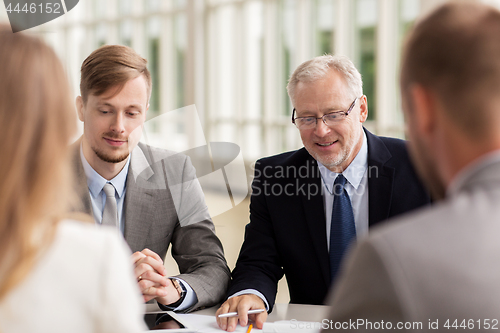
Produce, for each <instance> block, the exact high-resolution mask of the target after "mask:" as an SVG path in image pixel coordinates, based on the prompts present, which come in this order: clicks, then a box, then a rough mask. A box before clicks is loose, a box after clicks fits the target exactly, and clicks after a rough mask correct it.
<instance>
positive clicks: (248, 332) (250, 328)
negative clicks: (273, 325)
mask: <svg viewBox="0 0 500 333" xmlns="http://www.w3.org/2000/svg"><path fill="white" fill-rule="evenodd" d="M252 328H253V325H252V324H250V326H248V329H247V333H250V332H251V331H252Z"/></svg>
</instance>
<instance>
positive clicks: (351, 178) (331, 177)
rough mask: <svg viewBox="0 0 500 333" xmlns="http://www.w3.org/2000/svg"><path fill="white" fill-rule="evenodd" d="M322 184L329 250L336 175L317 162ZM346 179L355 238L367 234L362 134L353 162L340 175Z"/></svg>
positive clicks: (365, 145) (365, 149) (365, 159)
mask: <svg viewBox="0 0 500 333" xmlns="http://www.w3.org/2000/svg"><path fill="white" fill-rule="evenodd" d="M318 167H319V171H320V173H321V183H322V184H323V202H324V208H325V218H326V240H327V245H328V250H330V226H331V224H332V209H333V198H334V196H333V183H334V182H335V178H337V175H338V173H336V172H333V171H330V170H328V169H327V168H326V167H325V166H324V165H323V164H321V163H320V162H318ZM342 174H343V175H344V177H345V178H346V179H347V182H346V185H345V189H346V191H347V194H349V198H350V199H351V206H352V211H353V213H354V223H355V225H356V238H359V237H362V236H365V235H367V234H368V225H369V222H368V216H369V214H368V176H367V175H368V143H367V139H366V134H365V133H364V132H363V144H362V146H361V149H360V150H359V152H358V154H357V155H356V157H355V158H354V160H353V161H352V162H351V164H349V166H348V167H347V168H346V169H345V170H344V172H343V173H342Z"/></svg>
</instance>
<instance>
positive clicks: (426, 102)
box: [409, 84, 438, 135]
mask: <svg viewBox="0 0 500 333" xmlns="http://www.w3.org/2000/svg"><path fill="white" fill-rule="evenodd" d="M409 95H410V98H411V101H410V103H411V104H412V107H411V110H410V111H409V112H410V113H411V114H410V115H409V120H410V121H412V122H413V124H411V125H410V126H413V127H414V128H416V129H417V131H418V133H421V134H425V135H432V134H433V133H434V131H435V128H436V121H437V117H436V116H437V112H438V110H437V105H436V99H435V97H434V94H432V92H431V91H430V90H428V89H426V88H424V87H422V86H421V85H419V84H414V85H412V86H411V87H409Z"/></svg>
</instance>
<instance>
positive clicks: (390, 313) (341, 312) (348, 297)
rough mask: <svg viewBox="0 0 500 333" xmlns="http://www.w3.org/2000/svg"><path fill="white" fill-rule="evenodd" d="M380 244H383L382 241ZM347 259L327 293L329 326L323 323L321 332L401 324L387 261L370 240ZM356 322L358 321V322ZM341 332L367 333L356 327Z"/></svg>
mask: <svg viewBox="0 0 500 333" xmlns="http://www.w3.org/2000/svg"><path fill="white" fill-rule="evenodd" d="M382 241H383V240H382ZM353 250H354V251H351V253H350V255H349V256H348V258H347V260H346V262H345V265H344V267H343V268H344V269H343V272H342V274H341V276H340V278H339V280H338V282H337V283H336V284H335V286H334V288H333V292H331V293H330V296H329V301H328V304H329V305H330V306H331V308H330V313H329V316H328V318H329V320H330V322H329V324H328V327H326V326H325V325H326V324H325V323H323V331H322V332H330V331H333V330H334V329H335V323H337V325H340V323H345V322H348V323H349V322H356V323H360V324H362V322H361V320H363V321H364V322H365V323H366V322H367V321H369V322H372V323H374V322H381V321H382V320H383V321H384V322H385V323H387V322H391V323H392V327H393V328H395V327H396V325H397V323H398V322H403V321H404V310H403V307H402V302H401V297H400V295H399V294H398V292H397V288H396V286H395V284H394V281H393V279H394V276H393V275H392V274H391V273H390V271H389V269H388V268H387V261H386V260H384V256H383V255H382V254H381V252H380V251H378V250H377V247H376V246H375V245H374V244H373V241H372V240H371V239H369V240H367V241H364V242H362V243H360V244H359V245H358V246H357V247H355V248H354V249H353ZM358 320H359V321H358ZM356 328H357V329H352V327H348V328H347V329H346V330H345V329H342V331H347V332H349V331H353V332H354V331H356V332H358V331H361V332H367V331H370V329H369V327H366V326H364V325H360V326H357V327H356Z"/></svg>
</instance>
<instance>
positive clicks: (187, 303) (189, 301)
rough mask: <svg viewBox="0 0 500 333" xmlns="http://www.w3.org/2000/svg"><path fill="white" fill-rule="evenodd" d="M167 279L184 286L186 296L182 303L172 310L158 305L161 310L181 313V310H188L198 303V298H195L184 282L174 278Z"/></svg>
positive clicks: (166, 306)
mask: <svg viewBox="0 0 500 333" xmlns="http://www.w3.org/2000/svg"><path fill="white" fill-rule="evenodd" d="M169 279H174V280H177V281H179V283H181V284H182V285H183V286H184V288H186V296H185V297H184V300H183V301H182V303H181V304H179V306H178V307H176V308H173V307H171V306H168V305H165V304H160V303H158V305H159V306H160V308H161V309H165V310H171V311H182V310H186V309H189V308H190V307H192V306H193V305H195V304H196V303H198V297H197V296H196V293H195V292H194V290H193V288H191V286H190V285H189V284H188V283H187V282H186V281H184V280H182V279H179V278H176V277H170V278H169Z"/></svg>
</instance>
